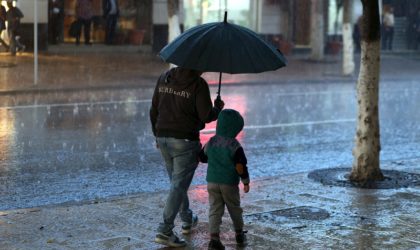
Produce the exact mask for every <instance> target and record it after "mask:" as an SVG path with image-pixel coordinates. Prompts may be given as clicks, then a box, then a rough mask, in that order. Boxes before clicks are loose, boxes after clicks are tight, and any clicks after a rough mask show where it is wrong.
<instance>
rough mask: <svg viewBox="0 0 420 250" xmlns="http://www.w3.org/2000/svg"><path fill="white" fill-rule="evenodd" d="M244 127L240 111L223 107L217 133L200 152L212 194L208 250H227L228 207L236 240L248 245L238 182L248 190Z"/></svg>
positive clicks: (239, 243)
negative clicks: (224, 240) (223, 237)
mask: <svg viewBox="0 0 420 250" xmlns="http://www.w3.org/2000/svg"><path fill="white" fill-rule="evenodd" d="M243 127H244V120H243V118H242V116H241V115H240V114H239V112H238V111H236V110H233V109H224V110H223V111H221V112H220V114H219V116H218V120H217V127H216V135H215V136H213V137H212V138H210V140H209V142H208V143H207V144H206V145H204V147H203V149H202V150H201V152H200V154H199V158H200V161H201V162H204V163H208V167H207V176H206V180H207V190H208V194H209V205H210V209H209V231H210V242H209V246H208V249H225V247H224V246H223V244H222V242H221V241H220V225H221V224H222V216H223V214H224V208H225V206H226V207H227V210H228V212H229V215H230V217H231V219H232V222H233V226H234V229H235V233H236V237H235V238H236V242H237V244H238V245H240V246H244V245H245V244H246V241H247V240H246V235H245V233H246V231H244V230H243V226H244V222H243V217H242V213H243V210H242V208H241V204H240V203H241V202H240V196H239V182H240V180H241V181H242V183H243V185H244V192H245V193H248V192H249V182H250V181H249V173H248V168H247V166H246V164H247V159H246V156H245V153H244V150H243V148H242V146H241V144H240V143H239V142H238V140H237V139H236V136H237V135H238V134H239V132H240V131H241V130H242V129H243Z"/></svg>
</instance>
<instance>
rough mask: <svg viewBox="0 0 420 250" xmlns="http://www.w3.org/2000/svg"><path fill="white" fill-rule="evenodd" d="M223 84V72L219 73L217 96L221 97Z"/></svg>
mask: <svg viewBox="0 0 420 250" xmlns="http://www.w3.org/2000/svg"><path fill="white" fill-rule="evenodd" d="M221 86H222V72H220V73H219V90H218V91H217V96H218V97H220V87H221Z"/></svg>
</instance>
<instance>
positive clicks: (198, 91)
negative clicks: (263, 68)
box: [150, 67, 224, 247]
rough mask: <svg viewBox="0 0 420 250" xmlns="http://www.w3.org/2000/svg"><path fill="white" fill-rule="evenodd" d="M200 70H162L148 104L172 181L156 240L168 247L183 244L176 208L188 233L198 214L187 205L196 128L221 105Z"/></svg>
mask: <svg viewBox="0 0 420 250" xmlns="http://www.w3.org/2000/svg"><path fill="white" fill-rule="evenodd" d="M201 73H202V72H200V71H197V70H192V69H187V68H182V67H178V68H173V69H170V70H169V71H167V72H165V73H163V74H162V75H161V76H160V77H159V79H158V81H157V85H156V88H155V91H154V94H153V98H152V107H151V108H150V120H151V123H152V130H153V134H154V136H155V137H156V144H157V147H158V148H159V149H160V152H161V154H162V157H163V159H164V160H165V165H166V170H167V172H168V176H169V180H170V183H171V187H170V191H169V195H168V198H167V200H166V203H165V207H164V210H163V221H162V222H161V223H160V224H159V227H158V229H157V234H156V238H155V242H157V243H160V244H163V245H167V246H170V247H182V246H185V245H186V243H185V241H184V240H181V239H179V238H178V236H177V235H176V234H174V232H173V231H172V230H173V228H174V220H175V217H176V215H177V214H178V212H179V214H180V217H181V220H182V222H183V223H182V233H183V234H189V233H190V232H191V230H192V228H193V227H194V226H195V225H197V221H198V218H197V216H196V215H194V214H193V212H192V211H191V209H190V208H189V200H188V195H187V191H188V188H189V186H190V184H191V181H192V178H193V176H194V172H195V169H196V168H197V166H198V153H199V151H200V150H201V144H200V139H199V131H200V130H201V129H203V128H204V126H205V123H208V122H211V121H214V120H216V119H217V116H218V115H219V113H220V111H221V110H222V109H223V107H224V102H223V101H222V100H220V99H219V100H216V101H215V104H214V106H213V105H212V101H211V98H210V90H209V86H208V84H207V82H206V81H205V80H204V79H203V78H201Z"/></svg>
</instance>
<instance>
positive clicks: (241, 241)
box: [235, 231, 248, 246]
mask: <svg viewBox="0 0 420 250" xmlns="http://www.w3.org/2000/svg"><path fill="white" fill-rule="evenodd" d="M247 232H248V231H242V232H240V233H236V236H235V239H236V243H237V244H238V246H246V244H247V243H248V240H247V239H246V233H247Z"/></svg>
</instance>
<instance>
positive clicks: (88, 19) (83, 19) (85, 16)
mask: <svg viewBox="0 0 420 250" xmlns="http://www.w3.org/2000/svg"><path fill="white" fill-rule="evenodd" d="M92 16H93V4H92V0H77V3H76V17H77V22H78V23H79V27H80V29H79V32H78V34H77V36H76V45H79V44H80V36H81V33H82V27H83V33H84V39H85V44H86V45H92V43H91V42H90V26H91V24H92Z"/></svg>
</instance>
